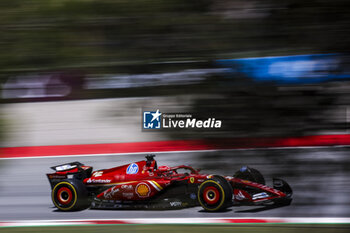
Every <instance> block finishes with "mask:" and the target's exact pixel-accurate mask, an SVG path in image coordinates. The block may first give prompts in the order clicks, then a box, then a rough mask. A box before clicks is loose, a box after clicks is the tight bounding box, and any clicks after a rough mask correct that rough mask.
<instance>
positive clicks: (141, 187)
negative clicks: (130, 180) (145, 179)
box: [136, 183, 151, 197]
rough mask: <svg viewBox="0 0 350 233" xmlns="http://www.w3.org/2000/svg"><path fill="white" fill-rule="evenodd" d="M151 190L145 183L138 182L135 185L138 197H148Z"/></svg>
mask: <svg viewBox="0 0 350 233" xmlns="http://www.w3.org/2000/svg"><path fill="white" fill-rule="evenodd" d="M150 192H151V189H150V188H149V186H148V185H147V184H146V183H140V184H138V185H137V186H136V193H137V195H139V196H140V197H148V196H149V194H150Z"/></svg>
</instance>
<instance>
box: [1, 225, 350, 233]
mask: <svg viewBox="0 0 350 233" xmlns="http://www.w3.org/2000/svg"><path fill="white" fill-rule="evenodd" d="M312 231H313V232H315V233H316V232H317V233H325V232H332V233H347V232H350V224H238V225H237V224H188V225H186V224H184V225H180V224H178V225H171V224H169V225H168V224H167V225H161V224H159V225H157V224H156V225H91V226H57V227H4V228H0V232H6V233H17V232H50V233H56V232H57V233H62V232H64V233H73V232H81V233H82V232H84V233H90V232H91V233H95V232H96V233H109V232H111V233H112V232H113V233H116V232H117V233H124V232H132V233H154V232H162V233H165V232H166V233H173V232H181V233H186V232H190V233H197V232H198V233H217V232H239V233H256V232H263V233H264V232H266V233H270V232H276V233H292V232H298V233H303V232H305V233H306V232H312Z"/></svg>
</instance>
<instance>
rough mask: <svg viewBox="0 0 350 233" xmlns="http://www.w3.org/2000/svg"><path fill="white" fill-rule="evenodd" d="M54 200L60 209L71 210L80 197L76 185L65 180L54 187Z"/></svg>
mask: <svg viewBox="0 0 350 233" xmlns="http://www.w3.org/2000/svg"><path fill="white" fill-rule="evenodd" d="M51 197H52V201H53V203H54V205H55V206H56V207H57V208H58V209H60V210H64V211H67V210H71V209H72V208H73V207H74V206H75V204H76V202H77V199H78V196H77V191H76V190H75V187H74V186H73V185H72V184H70V183H69V182H66V181H63V182H60V183H58V184H56V186H55V187H54V188H53V189H52V196H51Z"/></svg>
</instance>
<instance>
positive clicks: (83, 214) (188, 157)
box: [0, 147, 350, 221]
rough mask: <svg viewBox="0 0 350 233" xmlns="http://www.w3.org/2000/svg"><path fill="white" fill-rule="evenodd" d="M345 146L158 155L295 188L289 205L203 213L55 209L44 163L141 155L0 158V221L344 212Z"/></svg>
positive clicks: (348, 188) (348, 206) (348, 205)
mask: <svg viewBox="0 0 350 233" xmlns="http://www.w3.org/2000/svg"><path fill="white" fill-rule="evenodd" d="M349 152H350V149H349V148H346V147H333V148H300V149H284V150H283V149H259V150H226V151H211V152H185V153H183V152H177V153H172V152H166V153H160V154H158V155H157V157H156V159H157V160H158V165H170V166H173V165H181V164H185V165H191V166H193V167H196V168H201V169H202V173H206V174H220V175H233V173H234V172H235V171H236V170H238V169H239V168H240V166H242V165H249V166H251V167H254V168H257V169H258V170H260V171H261V173H262V174H263V175H264V176H265V179H266V181H267V184H268V185H271V182H272V177H280V178H283V179H285V180H286V181H288V183H289V184H290V185H291V187H292V188H293V191H294V200H293V203H292V205H290V206H286V207H281V208H275V209H264V208H261V207H247V206H244V207H233V208H231V209H229V210H228V211H225V212H220V213H207V212H204V211H202V208H201V207H194V208H188V209H181V210H162V211H158V210H157V211H155V210H149V211H141V210H133V211H128V210H91V209H87V210H84V211H77V212H60V211H57V210H56V209H55V208H54V207H53V204H52V202H51V198H50V186H49V182H48V181H47V178H46V176H45V174H46V173H48V172H51V170H50V169H49V167H51V166H54V165H58V164H62V163H65V162H72V161H80V162H82V163H84V164H86V165H90V166H93V167H94V169H103V168H109V167H114V166H118V165H122V164H125V163H129V162H133V161H139V160H142V159H143V155H130V154H124V155H106V156H102V155H101V156H97V157H96V156H90V157H88V156H87V157H61V158H57V157H56V158H36V159H11V160H0V221H7V220H53V219H112V218H177V217H178V218H180V217H181V218H186V217H192V218H193V217H242V218H247V217H349V216H350V198H349V196H350V179H349V177H350V156H349Z"/></svg>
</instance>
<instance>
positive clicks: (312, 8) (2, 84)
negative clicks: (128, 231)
mask: <svg viewBox="0 0 350 233" xmlns="http://www.w3.org/2000/svg"><path fill="white" fill-rule="evenodd" d="M349 9H350V1H348V0H332V1H326V0H310V1H301V0H283V1H281V0H268V1H257V0H244V1H243V0H133V1H126V0H69V1H68V0H1V1H0V32H1V37H0V51H1V53H0V92H1V93H0V104H1V109H0V147H1V151H0V153H1V155H0V158H9V157H24V158H22V159H1V160H0V177H1V179H0V221H6V220H31V219H32V220H33V219H34V220H38V219H47V220H56V219H67V218H68V219H73V220H74V219H81V218H91V219H95V218H100V219H106V218H111V217H112V218H118V219H119V218H141V217H144V216H145V215H146V216H147V217H150V218H160V217H161V218H176V217H179V216H180V217H182V218H187V217H198V218H202V217H213V215H212V214H210V213H207V212H201V211H200V208H193V209H184V210H179V211H149V212H147V213H146V214H145V212H144V211H115V212H114V211H98V210H86V211H81V212H69V213H62V212H58V211H54V209H53V208H51V207H52V203H51V200H50V187H49V183H48V181H47V180H46V177H45V173H47V172H48V168H49V167H50V166H54V165H57V164H63V163H65V162H72V161H71V159H72V158H69V157H64V156H62V157H51V158H50V157H43V158H37V159H28V158H25V157H26V156H30V157H33V156H34V157H35V156H46V155H50V156H54V155H80V156H81V157H79V160H80V161H81V162H83V163H85V164H89V165H92V166H94V167H95V169H102V168H107V167H112V166H114V165H119V164H125V163H126V162H128V161H136V160H138V159H140V160H141V159H142V158H143V156H144V155H143V154H141V153H142V152H156V151H162V153H159V154H158V156H157V160H158V161H159V163H164V164H167V165H179V163H180V164H181V163H185V164H189V165H192V166H194V167H198V168H202V170H205V171H206V172H208V173H211V174H227V175H232V174H234V172H235V171H236V170H237V169H239V168H240V167H241V166H243V165H249V166H252V167H255V168H257V169H258V170H260V171H261V172H262V173H263V174H265V175H266V178H267V179H266V180H271V178H272V177H274V176H276V177H281V178H284V179H286V180H288V182H289V183H290V184H291V187H293V189H294V200H293V203H292V205H291V206H288V207H283V208H278V209H263V208H260V209H258V208H252V207H233V208H232V209H233V211H227V212H222V213H218V215H215V217H246V218H251V217H252V216H254V217H264V218H265V217H301V218H302V217H345V218H348V217H349V216H350V200H349V196H350V195H349V194H350V183H349V182H350V181H349V175H350V160H349V159H350V157H349V156H348V154H349V148H348V147H347V146H348V145H349V132H350V131H349V122H350V108H349V106H350V79H349V78H350V69H349V67H350V55H349V51H350V47H349V46H350V37H349V36H346V35H350V14H349ZM145 109H147V110H145ZM157 110H159V111H160V112H163V113H184V114H191V115H193V116H194V117H195V118H197V119H198V120H202V119H208V118H215V119H219V120H220V121H222V127H221V128H217V129H216V128H215V129H210V128H203V129H192V130H188V129H182V130H168V131H165V130H158V131H157V129H155V130H153V129H152V130H150V131H147V132H146V131H144V130H142V115H143V111H157ZM313 135H314V136H313ZM293 146H297V147H300V148H292V147H293ZM316 146H325V147H316ZM337 146H342V147H337ZM252 147H259V148H260V149H258V150H256V149H252V150H248V149H247V150H246V149H245V148H252ZM266 147H273V148H274V149H273V150H271V149H266ZM279 147H288V148H289V149H288V150H287V149H285V148H283V149H282V148H279ZM232 148H241V150H226V149H232ZM179 150H186V153H182V152H181V151H179ZM190 150H191V151H190ZM194 150H201V151H194ZM207 150H210V151H207ZM171 151H177V152H171ZM95 153H103V154H104V155H99V156H91V155H94V154H95ZM114 153H135V154H118V156H111V154H114ZM137 153H139V154H137ZM85 154H87V155H90V156H84V155H85ZM74 159H76V158H74ZM219 215H220V216H219Z"/></svg>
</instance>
